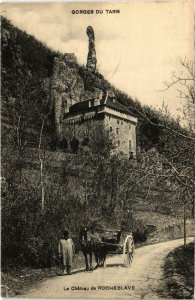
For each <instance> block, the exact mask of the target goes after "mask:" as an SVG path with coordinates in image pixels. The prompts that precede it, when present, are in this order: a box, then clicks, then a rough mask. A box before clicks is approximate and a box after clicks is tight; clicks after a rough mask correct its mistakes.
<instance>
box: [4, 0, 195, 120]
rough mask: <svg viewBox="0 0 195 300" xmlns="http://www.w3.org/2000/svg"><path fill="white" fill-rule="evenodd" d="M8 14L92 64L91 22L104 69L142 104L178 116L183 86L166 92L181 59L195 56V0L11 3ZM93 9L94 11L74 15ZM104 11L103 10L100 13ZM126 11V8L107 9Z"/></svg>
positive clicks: (6, 7) (21, 25) (16, 22)
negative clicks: (194, 48) (89, 33)
mask: <svg viewBox="0 0 195 300" xmlns="http://www.w3.org/2000/svg"><path fill="white" fill-rule="evenodd" d="M1 10H2V15H4V16H5V17H7V18H8V19H9V20H10V21H11V22H12V23H13V24H14V25H16V26H17V27H19V28H20V29H22V30H25V31H26V32H27V33H29V34H32V35H34V36H35V37H36V38H37V39H38V40H41V41H43V42H44V43H45V44H47V45H48V46H49V47H51V48H52V49H55V50H59V51H61V52H63V53H67V52H68V53H69V52H70V53H75V55H76V57H77V59H78V62H79V63H80V64H83V65H86V60H87V53H88V37H87V35H86V28H87V26H89V25H90V26H92V27H93V29H94V32H95V45H96V55H97V68H98V71H99V72H100V73H101V74H102V75H103V76H104V77H105V78H106V79H107V80H109V82H110V83H112V84H113V85H115V87H117V88H118V89H120V90H122V91H124V92H126V93H127V94H128V95H129V96H131V97H132V98H133V99H138V100H139V101H140V102H141V103H142V104H144V105H148V106H154V107H157V108H161V107H162V104H163V102H164V103H165V105H168V107H169V109H170V112H171V113H172V114H173V115H177V114H178V113H179V112H178V109H181V108H182V101H181V100H180V99H179V97H178V96H179V94H178V91H177V89H176V87H175V88H172V89H170V90H168V91H164V89H165V85H164V84H163V82H165V81H168V82H169V81H170V80H171V73H172V72H173V71H174V72H176V73H178V74H179V73H180V72H181V71H182V68H181V64H180V60H181V59H184V58H185V57H186V58H187V59H189V60H192V59H193V1H192V0H185V1H182V0H181V1H180V0H172V1H150V0H148V1H143V0H138V1H126V2H112V3H103V2H99V3H98V2H96V3H87V2H83V3H64V2H63V3H62V2H58V3H54V2H51V3H9V4H8V3H7V4H5V3H4V4H1ZM72 10H79V11H80V10H93V11H94V13H93V14H72ZM96 10H103V14H96V13H95V12H96ZM106 10H120V13H116V14H114V13H112V14H111V13H106Z"/></svg>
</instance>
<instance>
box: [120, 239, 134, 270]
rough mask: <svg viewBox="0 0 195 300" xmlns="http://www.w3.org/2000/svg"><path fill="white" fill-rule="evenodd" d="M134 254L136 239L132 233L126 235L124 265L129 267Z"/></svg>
mask: <svg viewBox="0 0 195 300" xmlns="http://www.w3.org/2000/svg"><path fill="white" fill-rule="evenodd" d="M133 255H134V241H133V237H132V236H131V235H128V236H126V238H125V241H124V246H123V257H124V265H125V267H127V268H129V267H130V266H131V264H132V260H133Z"/></svg>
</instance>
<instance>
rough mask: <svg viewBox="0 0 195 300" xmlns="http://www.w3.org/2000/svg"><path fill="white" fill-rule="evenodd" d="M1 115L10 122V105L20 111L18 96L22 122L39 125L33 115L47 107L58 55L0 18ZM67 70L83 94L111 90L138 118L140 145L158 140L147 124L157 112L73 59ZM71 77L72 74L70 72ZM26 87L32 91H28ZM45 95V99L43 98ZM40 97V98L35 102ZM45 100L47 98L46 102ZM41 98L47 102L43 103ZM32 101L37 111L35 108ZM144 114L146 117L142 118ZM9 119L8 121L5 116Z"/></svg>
mask: <svg viewBox="0 0 195 300" xmlns="http://www.w3.org/2000/svg"><path fill="white" fill-rule="evenodd" d="M1 29H2V83H3V85H2V115H3V120H5V122H8V123H11V124H13V116H11V114H12V107H13V106H15V109H16V111H17V110H18V109H20V110H21V107H18V108H17V105H18V106H20V105H21V104H20V103H19V102H20V100H19V99H21V100H22V99H25V102H26V103H24V100H22V105H23V106H22V108H23V110H24V115H25V117H24V122H25V123H27V125H28V127H34V128H36V127H39V122H38V119H39V117H37V115H38V114H40V112H41V111H45V106H46V107H47V109H49V106H50V103H49V102H50V101H51V95H50V92H49V88H48V82H49V80H50V78H51V76H52V71H53V66H54V58H55V57H60V56H61V55H62V54H61V53H59V52H55V51H53V50H52V49H49V48H48V47H47V46H46V45H44V44H43V43H41V42H39V41H38V40H36V39H35V38H34V37H33V36H31V35H28V34H27V33H26V32H24V31H21V30H20V29H18V28H16V27H14V26H13V25H12V24H11V23H10V22H9V21H8V20H7V19H5V18H2V27H1ZM67 65H68V67H69V68H70V69H71V71H70V69H67V71H68V72H69V73H70V72H71V74H75V73H76V74H77V76H79V77H80V78H81V79H82V80H83V84H84V92H85V94H89V95H93V93H95V92H96V90H98V89H101V90H103V91H107V90H111V91H113V92H114V93H115V95H116V98H117V100H118V101H119V102H120V103H121V104H122V105H124V106H125V107H127V108H128V109H129V110H130V111H131V112H132V113H133V114H135V115H137V116H138V118H139V126H138V128H137V136H138V142H139V144H140V146H141V147H142V148H146V149H148V148H151V147H152V146H154V145H156V144H158V143H159V135H160V131H161V130H160V128H158V126H155V125H153V124H151V122H149V121H148V120H147V118H149V119H150V120H151V121H152V122H153V123H154V124H158V123H159V122H160V120H159V116H158V113H157V112H155V110H153V109H151V108H147V107H144V106H142V105H141V104H140V103H139V102H138V101H134V100H132V98H131V97H129V96H128V95H126V94H125V93H123V92H122V91H119V90H118V89H117V88H115V87H113V86H112V85H111V84H110V83H109V82H108V81H107V80H105V78H104V77H103V75H101V74H99V73H98V72H96V73H95V74H93V73H90V72H88V71H87V69H86V68H85V67H84V66H80V65H78V63H77V62H76V60H75V61H67ZM74 76H75V75H74ZM29 90H31V91H32V90H33V93H30V94H29ZM47 97H49V99H47ZM38 99H42V101H41V102H40V101H38ZM46 100H47V101H46ZM44 101H46V102H47V104H46V105H45V104H44ZM35 104H36V107H37V110H35ZM143 116H146V117H143ZM7 118H8V119H10V118H11V121H8V119H7ZM54 123H55V120H54V114H53V113H52V114H50V123H48V124H47V131H48V134H49V133H52V132H54Z"/></svg>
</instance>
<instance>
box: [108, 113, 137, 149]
mask: <svg viewBox="0 0 195 300" xmlns="http://www.w3.org/2000/svg"><path fill="white" fill-rule="evenodd" d="M105 125H106V128H107V129H108V130H109V131H110V132H111V133H112V134H113V135H114V136H115V140H116V144H117V148H118V151H121V152H123V153H124V154H126V155H131V152H133V155H136V126H135V124H133V123H130V122H129V121H126V120H122V119H119V118H117V117H113V116H111V115H110V116H109V115H106V116H105Z"/></svg>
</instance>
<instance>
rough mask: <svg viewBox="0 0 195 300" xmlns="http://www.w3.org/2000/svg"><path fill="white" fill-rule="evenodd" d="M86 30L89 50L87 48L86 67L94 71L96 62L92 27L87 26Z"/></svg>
mask: <svg viewBox="0 0 195 300" xmlns="http://www.w3.org/2000/svg"><path fill="white" fill-rule="evenodd" d="M86 32H87V36H88V38H89V50H88V56H87V65H86V67H87V69H88V70H89V71H90V72H93V73H95V71H96V64H97V59H96V51H95V35H94V31H93V28H92V27H91V26H88V27H87V31H86Z"/></svg>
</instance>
